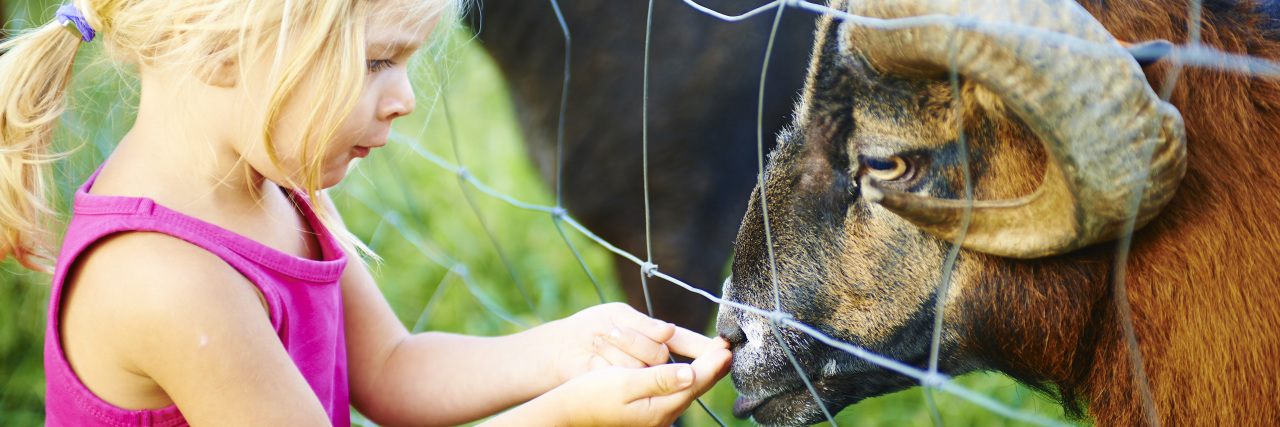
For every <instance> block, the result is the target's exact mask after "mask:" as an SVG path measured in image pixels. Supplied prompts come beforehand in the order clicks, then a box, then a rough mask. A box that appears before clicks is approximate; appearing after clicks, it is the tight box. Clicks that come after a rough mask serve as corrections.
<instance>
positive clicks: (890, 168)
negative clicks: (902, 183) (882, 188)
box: [863, 156, 908, 181]
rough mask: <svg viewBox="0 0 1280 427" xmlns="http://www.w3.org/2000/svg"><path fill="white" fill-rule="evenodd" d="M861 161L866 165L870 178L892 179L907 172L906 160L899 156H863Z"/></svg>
mask: <svg viewBox="0 0 1280 427" xmlns="http://www.w3.org/2000/svg"><path fill="white" fill-rule="evenodd" d="M863 163H865V164H866V165H867V174H869V175H871V177H872V178H875V179H878V180H881V181H892V180H895V179H898V178H902V177H903V176H904V175H906V174H907V169H908V168H907V161H906V160H903V159H902V158H901V157H898V156H893V157H890V158H887V159H880V158H875V157H864V158H863Z"/></svg>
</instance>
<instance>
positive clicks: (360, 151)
mask: <svg viewBox="0 0 1280 427" xmlns="http://www.w3.org/2000/svg"><path fill="white" fill-rule="evenodd" d="M351 151H352V152H354V153H355V154H353V157H365V156H368V155H369V147H360V146H356V147H353V148H351Z"/></svg>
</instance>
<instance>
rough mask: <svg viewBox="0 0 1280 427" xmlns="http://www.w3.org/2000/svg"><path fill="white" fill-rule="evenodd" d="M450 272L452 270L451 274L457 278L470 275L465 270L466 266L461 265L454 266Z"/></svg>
mask: <svg viewBox="0 0 1280 427" xmlns="http://www.w3.org/2000/svg"><path fill="white" fill-rule="evenodd" d="M450 270H453V273H454V274H457V275H458V276H459V277H467V276H468V275H469V274H471V272H470V271H468V270H467V266H465V265H462V264H457V265H454V266H453V268H451V269H450Z"/></svg>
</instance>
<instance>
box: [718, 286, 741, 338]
mask: <svg viewBox="0 0 1280 427" xmlns="http://www.w3.org/2000/svg"><path fill="white" fill-rule="evenodd" d="M732 280H733V277H729V278H726V279H724V289H723V290H722V292H721V295H725V297H726V298H728V296H729V295H730V292H729V290H730V289H729V288H730V287H732ZM734 311H735V310H734V309H733V308H732V307H729V306H727V305H721V306H720V313H719V314H717V315H716V332H717V333H719V334H720V337H722V338H724V339H725V341H728V342H729V348H730V349H733V348H737V347H739V346H741V345H742V344H745V343H746V342H747V334H746V333H744V332H742V326H740V325H739V324H738V317H737V315H736V314H735V313H734Z"/></svg>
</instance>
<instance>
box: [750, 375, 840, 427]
mask: <svg viewBox="0 0 1280 427" xmlns="http://www.w3.org/2000/svg"><path fill="white" fill-rule="evenodd" d="M814 385H815V386H817V384H814ZM821 400H822V402H821V403H818V402H817V401H815V400H814V396H813V394H812V393H810V392H809V389H808V388H806V387H800V388H795V389H790V390H786V391H783V392H780V393H777V394H774V395H771V396H765V397H747V396H740V397H738V399H737V400H736V401H734V402H733V416H734V417H736V418H738V419H747V418H751V419H753V420H754V421H755V422H756V423H757V424H760V425H765V426H802V425H809V424H814V423H817V422H820V421H823V420H825V419H826V416H825V415H823V412H822V406H826V407H828V408H830V410H832V411H833V413H834V411H839V410H840V409H841V408H843V407H844V406H843V405H841V406H839V407H835V406H831V403H830V402H827V401H826V399H821Z"/></svg>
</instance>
